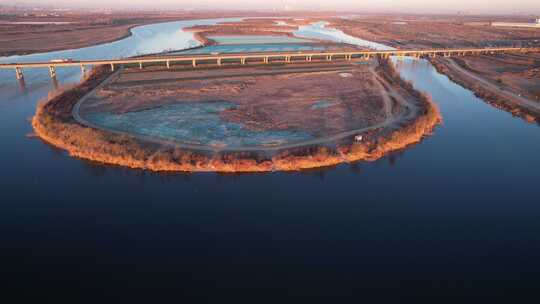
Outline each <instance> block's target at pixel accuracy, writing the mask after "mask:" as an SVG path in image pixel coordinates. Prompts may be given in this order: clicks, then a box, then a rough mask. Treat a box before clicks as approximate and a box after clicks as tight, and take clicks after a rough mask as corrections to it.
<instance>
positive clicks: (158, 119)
mask: <svg viewBox="0 0 540 304" xmlns="http://www.w3.org/2000/svg"><path fill="white" fill-rule="evenodd" d="M234 107H235V104H234V103H231V102H226V101H216V102H204V103H201V102H197V103H180V104H172V105H164V106H160V107H156V108H152V109H146V110H143V111H136V112H127V113H123V114H112V113H95V114H86V115H83V118H85V119H87V120H88V121H90V122H92V123H93V124H95V125H98V126H101V127H105V128H108V129H112V130H116V131H122V132H126V133H130V134H136V135H143V136H149V137H153V138H158V139H163V140H167V141H170V140H174V141H177V142H179V143H187V144H198V145H205V146H208V145H217V144H219V145H226V146H227V147H231V148H234V147H252V146H261V145H265V144H266V145H268V144H276V143H279V144H285V143H294V142H298V141H303V140H308V139H311V138H312V136H311V135H310V134H308V133H305V132H299V131H273V130H269V131H251V130H249V129H246V128H245V127H244V125H243V124H240V123H232V122H227V121H223V120H222V119H221V118H220V117H219V113H220V112H221V111H224V110H227V109H233V108H234Z"/></svg>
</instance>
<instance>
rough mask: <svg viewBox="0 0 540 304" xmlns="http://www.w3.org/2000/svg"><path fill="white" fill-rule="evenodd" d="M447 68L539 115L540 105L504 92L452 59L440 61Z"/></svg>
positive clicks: (506, 91) (509, 92)
mask: <svg viewBox="0 0 540 304" xmlns="http://www.w3.org/2000/svg"><path fill="white" fill-rule="evenodd" d="M442 60H443V61H444V62H445V63H446V65H447V66H448V67H450V68H451V69H452V70H454V71H456V72H458V73H460V74H461V75H462V76H465V77H467V78H469V79H471V80H473V81H477V82H479V83H481V84H482V85H483V86H484V87H486V88H487V89H488V90H491V91H493V92H496V93H497V94H499V95H501V96H504V97H506V98H508V99H509V100H510V101H511V102H514V103H516V104H517V105H519V106H522V107H524V108H526V109H529V110H531V111H534V112H537V113H540V103H538V102H535V101H533V100H530V99H528V98H525V97H523V96H520V95H518V94H515V93H513V92H511V91H508V90H505V89H503V88H501V87H499V86H498V85H496V84H494V83H493V82H491V81H490V80H487V79H485V78H483V77H482V76H480V75H478V74H476V73H474V72H471V71H469V70H467V69H465V68H463V67H461V66H460V65H459V64H457V63H456V62H455V61H454V60H452V59H442Z"/></svg>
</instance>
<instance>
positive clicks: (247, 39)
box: [208, 35, 312, 44]
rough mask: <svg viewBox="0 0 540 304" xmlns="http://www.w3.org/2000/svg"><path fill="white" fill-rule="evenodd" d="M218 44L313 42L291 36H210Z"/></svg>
mask: <svg viewBox="0 0 540 304" xmlns="http://www.w3.org/2000/svg"><path fill="white" fill-rule="evenodd" d="M208 38H210V39H212V40H214V41H215V42H216V43H218V44H267V43H303V42H312V41H311V40H309V39H302V38H296V37H289V36H265V35H230V36H226V35H224V36H219V35H216V36H208Z"/></svg>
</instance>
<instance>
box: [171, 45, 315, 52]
mask: <svg viewBox="0 0 540 304" xmlns="http://www.w3.org/2000/svg"><path fill="white" fill-rule="evenodd" d="M325 49H326V47H325V46H323V45H320V44H309V43H306V44H298V43H286V44H268V43H262V44H227V45H211V46H206V47H202V48H197V49H193V50H187V51H180V52H173V53H172V54H173V55H176V54H210V53H256V52H296V51H324V50H325Z"/></svg>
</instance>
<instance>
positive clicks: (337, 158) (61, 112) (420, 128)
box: [32, 68, 441, 172]
mask: <svg viewBox="0 0 540 304" xmlns="http://www.w3.org/2000/svg"><path fill="white" fill-rule="evenodd" d="M105 71H106V69H102V68H97V69H95V71H94V72H93V73H92V75H91V76H90V77H89V78H88V79H87V80H86V81H84V82H83V83H82V84H81V85H80V86H78V87H76V88H72V89H68V90H66V91H65V92H63V93H61V94H60V95H57V96H51V98H49V99H48V100H47V101H44V102H42V103H40V104H39V106H38V108H37V111H36V115H35V116H34V117H33V119H32V126H33V128H34V130H35V132H36V134H37V135H38V136H39V137H40V138H42V139H43V140H45V141H46V142H48V143H50V144H52V145H54V146H56V147H59V148H61V149H64V150H66V151H68V153H69V154H70V155H71V156H74V157H79V158H82V159H88V160H92V161H97V162H101V163H105V164H111V165H120V166H125V167H129V168H136V169H145V170H152V171H185V172H196V171H215V172H268V171H297V170H304V169H311V168H318V167H326V166H333V165H337V164H339V163H343V162H354V161H361V160H366V161H373V160H376V159H378V158H380V157H382V156H384V155H385V154H386V153H389V152H392V151H396V150H399V149H403V148H406V147H407V146H409V145H412V144H415V143H417V142H419V141H421V140H422V138H423V137H424V136H426V135H429V134H431V132H432V130H433V128H434V127H435V126H436V125H437V124H438V123H439V122H440V121H441V116H440V114H439V111H438V110H437V108H436V107H435V105H434V104H433V103H432V102H431V100H430V99H429V98H428V97H425V96H423V95H421V94H419V93H418V94H417V96H419V98H418V99H417V102H418V103H419V104H420V105H421V106H422V108H423V109H424V111H423V112H422V113H420V115H419V116H418V117H417V118H416V119H415V120H413V121H410V122H408V123H407V124H406V125H405V126H404V127H403V128H401V129H399V130H394V131H391V132H386V133H384V132H381V133H378V134H373V136H369V139H368V140H366V141H365V142H361V143H353V144H349V145H341V146H338V147H337V148H334V149H330V148H328V147H309V148H303V149H296V150H291V151H282V152H280V153H277V154H276V155H274V156H273V157H271V158H268V157H262V156H260V155H256V154H253V153H242V152H238V153H216V154H213V155H210V154H204V153H197V152H194V151H189V150H185V149H181V148H177V147H168V146H156V145H151V144H148V143H144V142H141V141H139V140H138V139H135V138H132V137H129V136H125V135H118V134H114V133H110V132H106V131H101V130H96V129H93V128H89V127H85V126H82V125H80V124H78V123H76V122H75V121H74V120H73V118H72V117H71V110H72V108H73V106H74V104H75V103H76V102H77V100H79V99H80V98H81V97H82V96H83V95H84V94H86V93H87V92H89V91H90V90H91V89H92V88H93V87H95V86H96V85H97V84H98V83H99V82H100V81H102V80H103V79H104V78H105V77H106V76H107V74H108V73H107V72H105ZM387 77H389V76H388V75H387Z"/></svg>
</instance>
